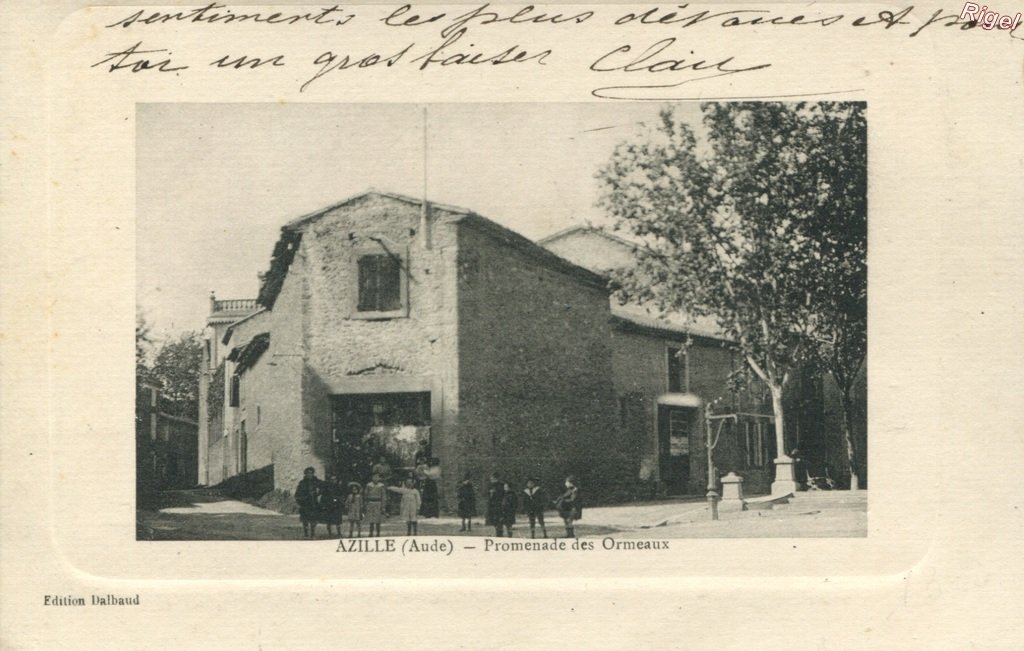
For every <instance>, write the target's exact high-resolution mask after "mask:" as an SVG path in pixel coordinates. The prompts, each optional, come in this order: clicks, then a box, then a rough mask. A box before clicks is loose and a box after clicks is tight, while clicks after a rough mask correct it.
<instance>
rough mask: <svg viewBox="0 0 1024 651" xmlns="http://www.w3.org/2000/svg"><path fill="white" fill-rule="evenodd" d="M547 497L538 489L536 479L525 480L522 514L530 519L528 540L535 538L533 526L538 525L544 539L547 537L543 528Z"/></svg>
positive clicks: (546, 531) (546, 530)
mask: <svg viewBox="0 0 1024 651" xmlns="http://www.w3.org/2000/svg"><path fill="white" fill-rule="evenodd" d="M547 502H548V500H547V496H545V495H544V489H542V488H541V487H540V484H539V482H538V481H537V480H536V479H533V478H530V479H527V480H526V488H525V489H523V513H525V514H526V517H527V518H529V519H530V538H534V537H535V526H536V524H537V523H538V522H539V523H540V532H541V535H543V536H544V537H545V538H547V537H548V529H547V527H545V526H544V507H545V506H547Z"/></svg>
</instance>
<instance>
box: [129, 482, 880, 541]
mask: <svg viewBox="0 0 1024 651" xmlns="http://www.w3.org/2000/svg"><path fill="white" fill-rule="evenodd" d="M771 506H772V508H767V506H765V505H760V508H758V509H757V510H748V511H741V510H728V509H722V510H721V511H720V513H719V519H718V520H713V519H712V518H711V512H710V510H709V507H708V504H707V502H706V501H705V500H704V499H701V498H683V499H675V500H665V501H660V502H647V503H638V504H622V505H615V506H598V507H589V508H584V511H583V519H582V520H580V521H579V522H578V523H577V526H576V533H577V535H578V536H581V537H586V536H605V535H609V534H614V535H615V537H617V538H659V539H665V538H776V537H778V538H806V537H863V536H866V535H867V491H857V492H850V491H820V492H807V493H797V494H796V495H795V496H794V497H793V498H791V499H790V501H789V502H788V503H784V504H774V505H771ZM137 514H138V522H137V535H138V538H139V539H142V540H163V539H174V540H281V539H293V538H301V527H300V526H299V524H298V518H297V516H295V515H282V514H280V513H278V512H276V511H272V510H268V509H264V508H260V507H258V506H254V505H252V504H248V503H246V502H242V501H239V500H234V499H230V498H224V497H219V496H213V495H210V494H209V493H208V492H206V493H202V494H198V493H196V494H190V493H189V492H188V491H179V492H176V493H175V494H174V499H173V500H171V501H170V505H168V506H165V507H164V508H160V509H153V510H144V509H140V510H139V511H138V512H137ZM545 520H546V522H547V525H548V533H549V534H550V535H552V536H555V535H559V534H561V533H562V521H561V519H560V518H559V517H558V514H557V513H556V512H554V511H551V512H549V513H548V514H546V516H545ZM461 524H462V522H461V520H460V519H459V518H455V517H448V516H442V517H439V518H429V519H421V520H420V522H419V532H418V533H419V535H421V536H438V535H446V536H453V535H454V536H467V535H468V536H481V535H485V536H486V535H488V534H493V530H492V529H491V528H490V527H486V526H484V524H483V522H482V518H478V519H477V520H476V521H475V522H474V528H473V531H472V532H462V531H459V528H460V527H461ZM365 529H366V527H365V526H364V533H365ZM319 531H320V532H321V533H325V532H324V528H323V527H322V526H321V527H320V528H319ZM342 531H344V532H345V533H346V534H347V533H348V522H347V521H346V522H345V523H344V524H343V528H342ZM538 532H539V528H538ZM382 533H383V534H384V535H385V536H389V535H394V536H400V535H403V534H404V533H405V523H404V522H398V518H396V517H391V518H389V519H388V520H386V521H385V523H384V526H383V531H382ZM528 535H529V526H528V525H527V523H526V519H525V517H521V518H519V522H517V524H516V527H515V530H514V536H516V537H524V536H528Z"/></svg>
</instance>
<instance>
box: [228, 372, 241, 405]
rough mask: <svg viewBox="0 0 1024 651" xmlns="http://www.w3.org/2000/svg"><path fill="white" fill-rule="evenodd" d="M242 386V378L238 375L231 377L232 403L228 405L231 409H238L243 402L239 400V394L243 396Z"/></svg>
mask: <svg viewBox="0 0 1024 651" xmlns="http://www.w3.org/2000/svg"><path fill="white" fill-rule="evenodd" d="M241 384H242V379H241V378H240V377H238V376H237V375H232V376H231V397H230V402H229V403H228V406H229V407H237V406H238V404H239V402H241V401H240V400H239V394H241V388H242V387H241Z"/></svg>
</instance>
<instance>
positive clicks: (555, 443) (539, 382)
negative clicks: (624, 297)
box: [458, 225, 635, 500]
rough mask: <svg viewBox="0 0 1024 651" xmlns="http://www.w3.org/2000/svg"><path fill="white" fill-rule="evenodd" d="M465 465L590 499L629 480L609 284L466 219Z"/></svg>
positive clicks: (462, 323)
mask: <svg viewBox="0 0 1024 651" xmlns="http://www.w3.org/2000/svg"><path fill="white" fill-rule="evenodd" d="M458 265H459V282H458V288H459V310H458V315H459V352H458V357H459V360H460V366H459V386H460V393H459V423H460V425H459V433H458V437H459V438H458V443H459V447H460V449H461V453H460V455H459V456H460V458H461V467H460V468H459V472H460V474H463V473H468V474H470V475H471V476H472V477H473V479H474V483H475V484H476V485H477V487H478V490H479V489H480V488H481V487H482V486H485V483H484V482H485V480H486V477H487V476H488V475H489V473H491V472H498V473H499V474H500V475H501V476H503V478H505V479H506V480H508V481H510V482H512V483H514V484H516V485H517V486H521V485H522V484H523V483H524V482H525V480H526V479H527V478H528V477H529V476H532V475H533V476H538V477H539V478H540V479H541V480H542V482H543V483H544V484H545V485H546V486H547V487H548V488H549V490H551V491H552V492H553V491H555V490H557V487H558V486H559V485H561V483H562V480H563V479H564V477H565V476H566V475H567V474H569V473H573V474H576V475H578V476H579V478H580V481H581V482H583V489H584V490H585V491H586V495H587V496H588V499H591V500H601V499H608V498H613V497H615V496H616V494H617V493H618V494H621V493H622V492H623V491H628V490H630V489H631V487H632V486H631V482H632V477H633V476H634V474H635V473H634V472H633V471H632V469H631V468H629V467H628V465H629V464H628V459H629V458H630V455H631V454H632V452H631V451H630V450H629V446H628V444H627V442H626V441H623V440H622V438H621V437H620V436H619V435H618V434H619V432H618V427H617V421H616V410H615V395H614V390H613V386H612V363H611V348H610V343H611V339H610V331H609V328H610V324H609V310H608V296H607V292H606V291H605V290H604V289H603V288H601V287H597V286H592V285H587V284H586V283H584V282H581V281H580V280H579V279H578V278H574V277H573V276H571V275H569V274H568V273H566V272H563V271H558V270H555V269H551V268H549V267H547V266H545V265H544V264H543V263H541V262H539V261H538V260H537V259H536V257H532V256H531V255H530V254H529V250H528V247H527V250H526V251H524V250H522V249H521V248H517V247H515V246H510V245H508V244H506V243H505V242H501V241H498V240H497V239H495V237H493V236H492V235H491V234H489V233H486V232H483V231H481V230H478V229H477V228H476V227H474V226H472V225H463V226H462V227H461V228H460V230H459V260H458Z"/></svg>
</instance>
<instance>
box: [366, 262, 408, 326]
mask: <svg viewBox="0 0 1024 651" xmlns="http://www.w3.org/2000/svg"><path fill="white" fill-rule="evenodd" d="M401 307H402V266H401V263H400V261H399V260H398V258H396V257H395V256H391V255H364V256H362V257H361V258H359V304H358V310H359V311H360V312H392V311H394V310H399V309H401Z"/></svg>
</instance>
